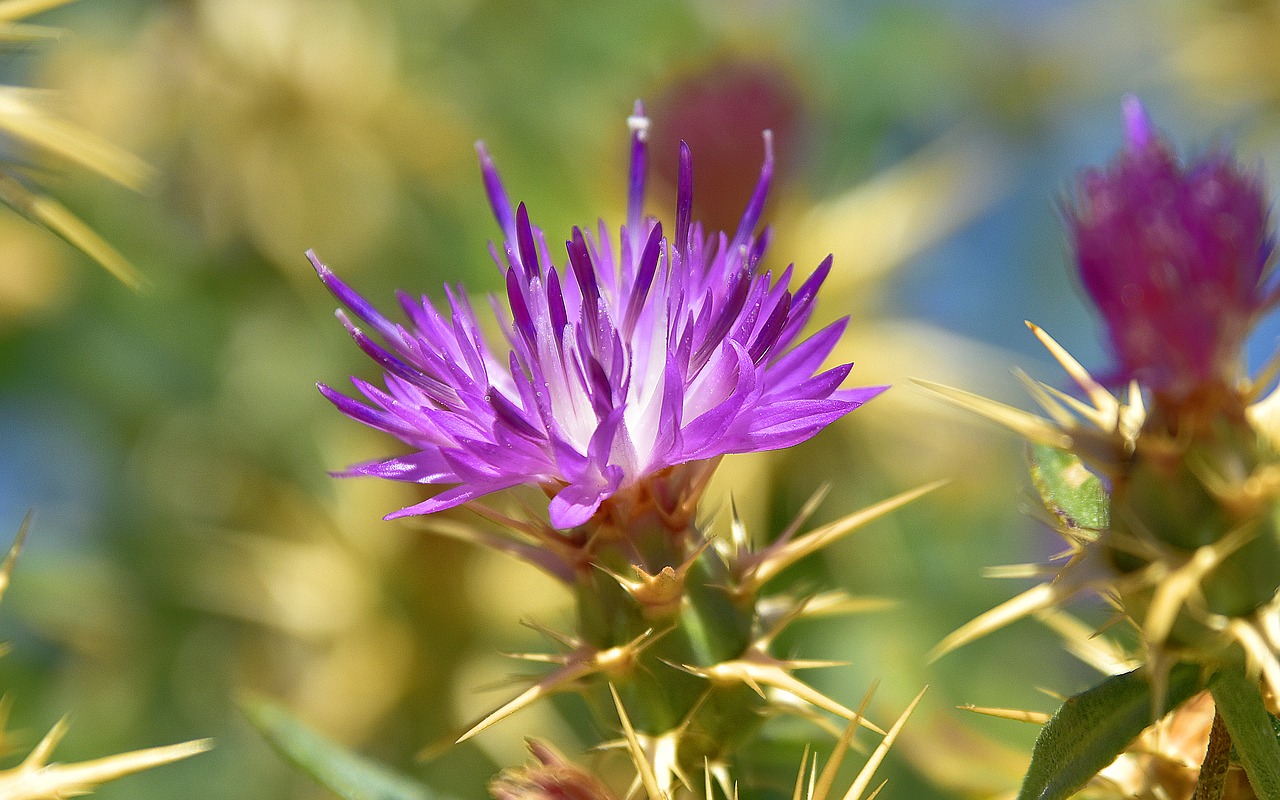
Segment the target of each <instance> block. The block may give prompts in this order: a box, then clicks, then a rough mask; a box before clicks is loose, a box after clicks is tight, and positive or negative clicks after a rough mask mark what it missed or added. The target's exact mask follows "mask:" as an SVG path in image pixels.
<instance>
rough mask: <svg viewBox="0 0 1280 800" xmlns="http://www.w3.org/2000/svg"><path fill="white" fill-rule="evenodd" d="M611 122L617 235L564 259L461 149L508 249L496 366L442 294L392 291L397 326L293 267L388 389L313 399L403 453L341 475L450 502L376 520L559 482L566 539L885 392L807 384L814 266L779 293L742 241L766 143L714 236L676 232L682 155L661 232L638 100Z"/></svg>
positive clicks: (768, 153) (825, 335)
mask: <svg viewBox="0 0 1280 800" xmlns="http://www.w3.org/2000/svg"><path fill="white" fill-rule="evenodd" d="M627 123H628V128H629V130H630V133H631V148H630V152H631V163H630V166H629V169H628V171H627V181H626V183H627V220H626V224H625V225H624V226H623V227H622V231H621V233H620V234H619V235H618V236H617V237H616V238H614V237H612V236H611V235H610V234H609V233H608V231H607V229H606V228H605V227H604V226H603V224H601V226H600V227H599V228H595V227H583V228H575V229H574V230H573V232H572V235H571V236H570V238H569V241H568V242H567V247H566V250H567V255H568V258H567V260H565V261H561V262H560V263H555V261H554V259H553V256H554V255H555V254H554V253H552V252H551V251H549V250H548V248H547V244H546V241H545V239H544V237H543V235H542V232H541V231H540V230H539V229H538V228H537V227H535V226H534V225H533V224H532V223H531V222H530V220H529V214H528V210H527V209H526V208H525V206H524V205H523V204H519V205H513V204H512V203H511V201H510V200H509V199H508V194H507V192H506V189H505V187H504V186H503V184H502V182H501V179H500V178H499V176H498V173H497V169H496V168H495V167H494V164H493V160H492V158H490V155H489V152H488V150H487V149H486V148H485V146H484V144H483V143H482V142H477V143H476V153H477V155H478V157H479V160H480V166H481V176H482V179H483V182H484V188H485V192H486V194H487V196H488V199H489V203H490V206H491V208H492V211H493V214H494V217H495V218H496V219H497V221H498V225H499V227H500V229H501V231H502V235H503V238H504V241H503V242H502V243H501V245H500V246H495V247H494V248H493V252H494V254H495V255H494V257H495V259H498V260H499V263H500V264H501V266H502V267H503V271H504V273H505V276H506V300H507V304H506V307H505V308H502V307H500V301H496V300H495V302H494V305H495V312H496V313H497V315H498V316H499V317H500V318H501V321H502V324H503V326H505V328H506V330H505V334H506V335H505V341H504V342H503V348H502V349H501V350H499V349H496V348H495V349H490V345H489V343H487V342H486V341H485V340H484V339H483V338H482V337H481V335H480V333H479V332H480V331H481V330H482V329H483V328H484V327H485V326H484V325H482V324H481V322H480V320H479V319H478V318H477V317H476V315H475V312H474V311H473V310H472V308H471V306H470V305H469V304H468V303H467V302H466V299H465V294H463V293H461V292H452V293H449V294H448V302H447V307H446V308H445V310H444V311H443V312H442V311H439V310H437V308H436V307H435V306H433V305H432V303H431V302H430V301H428V300H427V299H425V298H423V299H422V301H421V303H419V302H418V301H416V300H414V299H412V298H410V297H409V296H408V295H403V294H402V295H401V296H400V303H401V305H402V307H403V309H404V311H405V313H406V314H407V315H408V317H409V319H408V322H407V324H405V325H399V324H394V323H392V322H390V321H389V320H387V319H386V318H385V317H383V316H382V315H381V314H380V313H379V312H378V311H377V310H376V309H375V308H374V307H373V306H372V305H371V304H369V303H368V302H367V301H366V300H364V299H363V298H362V297H361V296H360V295H358V294H356V292H355V291H354V290H352V289H350V288H349V287H347V286H346V285H345V284H344V283H342V282H341V281H340V280H339V279H338V278H337V277H336V276H334V275H333V273H332V272H330V271H329V270H328V268H327V267H325V266H324V265H323V264H321V262H320V261H319V259H318V258H315V257H314V254H308V258H310V259H311V261H312V264H313V265H315V267H316V271H317V273H318V274H319V275H320V277H321V279H322V280H323V281H324V283H325V285H326V287H327V288H328V289H329V290H330V292H332V293H333V295H334V296H335V297H336V298H337V299H338V300H339V302H340V303H341V304H342V305H343V306H345V307H346V308H347V309H349V310H350V312H351V316H352V319H348V318H347V316H346V315H345V314H342V313H340V314H339V319H341V320H342V321H343V324H344V325H346V326H347V327H348V328H349V329H350V330H351V332H352V336H353V337H354V339H355V341H356V343H357V345H359V346H360V348H361V349H362V350H364V351H365V353H366V354H367V355H369V356H370V357H371V358H372V359H374V360H375V362H377V363H378V364H379V365H380V366H381V367H382V369H383V370H384V386H385V388H379V387H375V386H373V385H371V384H369V383H366V382H364V381H355V385H356V388H357V390H358V391H359V392H360V394H361V395H363V399H353V398H350V397H347V396H345V395H342V394H339V393H338V392H335V391H334V390H332V389H330V388H329V387H327V386H324V385H323V384H321V385H320V391H321V393H322V394H324V396H325V397H326V398H328V399H329V400H330V401H331V402H333V403H334V404H335V405H336V406H337V407H338V409H339V410H340V411H342V412H343V413H344V414H346V415H347V416H350V417H352V418H353V419H356V420H357V421H359V422H361V423H363V424H366V425H369V426H371V427H375V428H377V429H379V430H383V431H386V432H388V433H391V434H392V435H394V436H396V437H397V438H399V439H401V440H402V441H403V442H405V443H406V444H408V445H409V446H410V447H411V448H414V450H413V452H412V453H410V454H409V455H406V456H402V457H399V458H396V459H388V460H386V461H383V462H372V463H369V464H364V465H357V466H355V467H353V468H351V469H350V470H348V471H347V473H346V474H359V475H372V476H375V477H381V478H385V479H391V480H402V481H414V482H418V483H426V484H440V485H444V486H445V487H446V488H445V489H444V490H443V491H442V492H441V493H440V494H438V495H435V496H434V497H433V498H431V499H430V500H427V501H425V502H423V503H419V504H417V505H413V506H409V507H407V508H404V509H400V510H398V511H394V512H392V513H391V514H388V515H387V519H397V518H400V517H405V516H413V515H416V514H427V513H432V512H434V511H438V510H441V509H444V508H450V507H453V506H456V505H459V504H462V503H465V502H468V501H469V500H472V499H475V498H477V497H480V496H482V495H485V494H488V493H490V492H493V491H498V490H500V489H504V488H507V487H511V486H515V485H518V484H529V485H535V486H549V485H551V486H554V485H560V486H562V487H563V488H562V489H561V490H560V491H559V492H557V493H556V494H555V496H554V497H553V498H552V499H551V501H550V502H549V504H548V512H549V515H550V518H551V521H552V524H553V525H554V526H556V527H557V528H572V527H575V526H578V525H581V524H583V523H585V522H587V521H588V520H589V519H591V517H592V516H593V515H594V514H596V513H597V511H598V509H599V508H600V506H601V504H602V503H605V502H606V501H607V500H608V499H609V498H610V497H611V496H613V495H614V494H616V493H618V492H621V491H624V490H626V489H628V488H629V487H632V486H635V485H637V484H639V483H641V482H643V481H646V480H648V479H650V478H651V477H653V476H656V475H658V474H659V473H664V472H666V471H667V470H668V469H669V468H671V467H675V466H678V465H681V464H686V463H688V462H692V461H699V460H703V459H710V458H715V457H717V456H721V455H724V454H727V453H733V452H747V451H751V450H763V449H774V448H777V447H784V446H790V445H792V444H796V443H799V442H801V441H804V440H806V439H808V438H810V437H812V436H814V435H815V434H816V433H817V432H818V431H819V430H821V429H822V428H823V427H825V426H826V425H827V424H829V423H831V422H832V421H834V420H835V419H837V418H839V417H840V416H843V415H844V414H846V413H848V412H849V411H851V410H853V409H854V408H856V407H857V406H858V405H860V404H861V403H863V402H866V401H867V400H870V399H871V398H872V397H875V396H876V395H878V394H880V393H881V392H882V391H884V388H885V387H870V388H866V389H841V388H840V384H841V382H842V381H843V380H844V378H845V376H846V375H847V372H848V367H847V365H846V366H845V367H839V368H836V369H834V370H828V371H826V372H822V371H820V370H821V367H822V362H823V361H824V360H825V359H826V358H827V356H828V355H829V354H830V352H831V350H832V348H833V347H834V346H835V344H836V342H837V340H838V338H839V336H840V333H841V331H842V330H843V324H842V323H835V324H832V325H828V326H827V327H825V328H824V329H823V330H821V331H819V332H818V333H816V334H814V336H813V337H812V338H810V339H805V340H803V341H801V338H800V336H799V333H800V331H801V330H802V329H803V328H804V327H805V326H806V324H807V323H808V321H809V317H810V315H811V314H812V311H813V306H814V296H815V294H816V292H817V290H818V287H819V285H820V284H821V283H822V279H823V278H824V277H825V276H826V273H827V271H828V270H829V269H830V259H828V260H826V261H824V262H823V263H822V264H821V265H820V266H819V267H818V268H817V270H816V271H815V272H814V274H813V275H812V276H811V277H809V278H808V279H807V280H806V281H805V282H804V283H803V284H802V285H801V286H800V287H799V288H797V289H795V290H792V289H791V287H790V286H789V284H790V281H791V276H792V272H793V270H791V269H790V268H788V269H787V270H785V271H784V272H783V274H782V277H781V278H779V279H778V280H777V281H776V282H775V281H774V278H773V276H772V273H770V272H766V271H762V270H761V269H759V268H758V266H757V264H758V262H759V261H760V259H761V258H763V255H764V250H765V246H766V244H767V241H768V237H767V234H766V233H757V226H758V223H759V220H760V215H761V212H762V211H763V209H764V206H765V200H766V199H767V195H768V191H769V187H770V183H771V181H772V176H773V169H774V153H773V142H772V136H771V134H770V133H768V132H767V131H766V132H765V133H764V136H763V140H764V151H765V153H764V163H763V165H762V167H761V170H760V178H759V181H758V182H757V185H756V188H755V190H754V192H753V193H752V195H751V196H750V197H749V198H748V199H747V204H746V210H745V211H744V212H743V215H742V219H741V221H740V222H739V224H738V227H737V229H736V231H735V232H733V234H732V237H730V236H727V235H725V234H720V233H710V232H704V230H703V226H701V225H699V224H695V223H694V222H693V221H692V219H691V211H692V193H693V177H692V157H691V156H690V154H689V150H688V148H687V147H685V146H682V147H681V152H680V170H681V174H680V181H679V183H680V185H679V189H678V197H677V201H676V214H675V216H676V220H675V225H674V227H672V226H671V225H663V224H661V223H659V222H658V221H657V220H656V219H653V218H647V217H644V216H642V214H643V211H644V194H645V186H646V183H645V181H646V171H647V165H648V153H647V138H648V126H649V124H650V123H649V120H648V118H647V117H646V116H645V113H644V105H643V103H639V102H637V103H636V105H635V108H634V111H633V113H632V115H631V116H630V117H629V118H628V120H627ZM597 230H598V233H596V232H595V231H597ZM765 230H767V228H766V229H765ZM667 235H672V236H674V237H675V240H674V241H670V240H668V239H667V238H666V236H667ZM504 262H505V263H504ZM356 319H358V320H359V321H360V322H361V323H362V327H363V330H362V329H361V328H357V327H356V324H355V320H356ZM364 331H368V333H367V334H366V333H365V332H364ZM375 338H376V341H375Z"/></svg>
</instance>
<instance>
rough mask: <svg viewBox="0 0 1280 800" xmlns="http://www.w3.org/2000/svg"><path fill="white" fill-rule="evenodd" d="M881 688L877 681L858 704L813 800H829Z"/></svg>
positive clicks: (824, 771) (815, 791)
mask: <svg viewBox="0 0 1280 800" xmlns="http://www.w3.org/2000/svg"><path fill="white" fill-rule="evenodd" d="M879 687H880V681H879V680H876V681H874V682H873V683H872V684H871V687H870V688H869V689H867V693H866V694H864V695H863V696H862V702H861V703H859V704H858V710H857V712H855V716H856V717H857V719H855V720H854V721H852V722H850V723H849V724H848V725H847V726H846V727H845V729H844V733H842V734H840V740H839V741H838V742H837V743H836V747H835V749H834V750H832V751H831V758H830V759H828V760H827V765H826V766H825V767H823V768H822V776H821V777H820V778H818V784H817V788H816V789H811V790H810V797H811V800H827V798H828V797H829V796H830V794H831V786H832V784H834V783H835V780H836V772H837V771H839V769H840V764H841V763H843V762H844V757H845V754H846V753H847V752H848V751H849V746H850V745H852V744H853V737H854V734H856V733H857V732H858V723H859V721H860V720H862V719H864V715H865V713H866V711H867V706H868V705H870V704H871V698H872V696H873V695H875V693H876V689H878V688H879ZM814 766H815V767H816V766H817V759H816V757H815V759H814Z"/></svg>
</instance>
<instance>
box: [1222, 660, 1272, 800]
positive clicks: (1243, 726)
mask: <svg viewBox="0 0 1280 800" xmlns="http://www.w3.org/2000/svg"><path fill="white" fill-rule="evenodd" d="M1209 691H1211V692H1212V693H1213V702H1214V703H1216V704H1217V706H1218V713H1219V714H1220V715H1222V721H1223V722H1224V723H1226V725H1227V732H1228V733H1230V734H1231V744H1232V746H1233V747H1234V748H1235V751H1236V754H1237V755H1239V757H1240V763H1242V764H1243V765H1244V771H1245V772H1246V773H1248V775H1249V783H1250V784H1251V785H1252V786H1253V791H1254V793H1255V794H1257V795H1258V797H1259V798H1260V800H1280V742H1277V741H1276V730H1275V727H1274V724H1273V723H1274V717H1272V716H1271V715H1270V714H1269V713H1267V709H1266V706H1264V705H1263V704H1262V695H1261V694H1259V691H1258V684H1257V683H1256V682H1254V681H1251V680H1249V679H1248V678H1246V677H1245V675H1244V671H1243V670H1242V669H1240V668H1238V667H1226V668H1224V669H1221V670H1219V671H1218V672H1216V673H1214V676H1213V678H1212V679H1211V680H1210V681H1209Z"/></svg>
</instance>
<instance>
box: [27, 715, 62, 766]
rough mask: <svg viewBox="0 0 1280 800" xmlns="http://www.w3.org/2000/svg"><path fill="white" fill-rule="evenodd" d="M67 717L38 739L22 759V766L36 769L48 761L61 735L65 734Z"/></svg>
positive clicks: (60, 739)
mask: <svg viewBox="0 0 1280 800" xmlns="http://www.w3.org/2000/svg"><path fill="white" fill-rule="evenodd" d="M67 725H68V722H67V718H66V717H63V718H62V719H60V720H58V721H57V723H55V724H54V726H53V727H52V728H50V729H49V732H48V733H46V734H45V735H44V738H43V739H41V740H40V744H38V745H36V746H35V749H34V750H32V751H31V753H30V754H29V755H28V756H27V757H26V758H24V759H23V760H22V766H23V767H26V768H28V769H38V768H40V767H43V766H44V765H46V764H48V763H49V757H50V756H52V755H53V751H54V749H55V748H57V746H58V743H59V742H61V741H62V737H63V736H66V735H67Z"/></svg>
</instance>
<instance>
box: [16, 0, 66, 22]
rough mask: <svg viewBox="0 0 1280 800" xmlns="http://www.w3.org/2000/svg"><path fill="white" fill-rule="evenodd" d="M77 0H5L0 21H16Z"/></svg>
mask: <svg viewBox="0 0 1280 800" xmlns="http://www.w3.org/2000/svg"><path fill="white" fill-rule="evenodd" d="M74 1H75V0H4V1H3V2H0V22H14V21H16V20H20V19H26V18H27V17H30V16H33V15H35V14H39V13H40V12H41V11H48V10H50V9H53V8H58V7H60V6H65V5H67V4H68V3H72V2H74Z"/></svg>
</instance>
